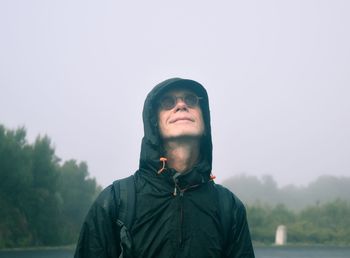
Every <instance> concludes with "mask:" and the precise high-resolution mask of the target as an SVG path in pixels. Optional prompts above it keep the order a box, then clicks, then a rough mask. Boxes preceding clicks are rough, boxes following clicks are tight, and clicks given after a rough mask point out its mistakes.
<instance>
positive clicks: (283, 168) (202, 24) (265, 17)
mask: <svg viewBox="0 0 350 258" xmlns="http://www.w3.org/2000/svg"><path fill="white" fill-rule="evenodd" d="M349 13H350V1H347V0H343V1H340V0H329V1H322V0H290V1H283V0H269V1H262V0H256V1H233V0H231V1H204V0H198V1H191V0H186V1H184V0H177V1H165V0H159V1H152V0H148V1H116V0H114V1H87V0H84V1H82V0H81V1H63V0H60V1H53V0H52V1H46V0H42V1H29V0H28V1H25V0H23V1H20V0H0V37H1V38H0V124H3V125H5V126H6V127H7V128H10V129H14V128H17V127H18V126H25V127H26V128H27V132H28V139H29V141H30V142H33V141H34V139H35V137H36V136H37V135H38V134H41V135H44V134H47V135H48V136H49V137H50V138H51V139H52V142H53V146H54V147H55V150H56V154H57V156H59V157H60V158H62V159H63V160H68V159H76V160H78V161H86V162H87V163H88V165H89V171H90V174H91V176H93V177H95V178H96V179H97V181H98V182H99V183H100V184H102V185H103V186H106V185H108V184H109V183H111V182H112V181H113V180H115V179H117V178H121V177H125V176H128V175H129V174H131V173H133V172H134V171H135V170H136V169H137V167H138V160H139V153H140V144H141V138H142V134H143V129H142V117H141V112H142V106H143V101H144V99H145V96H146V94H147V93H148V92H149V91H150V90H151V89H152V87H153V86H154V85H155V84H157V83H159V82H160V81H162V80H164V79H167V78H170V77H183V78H190V79H194V80H197V81H199V82H200V83H202V84H203V85H204V86H205V87H206V88H207V90H208V93H209V97H210V105H211V106H210V107H211V112H212V130H213V132H212V133H213V145H214V152H213V159H214V163H213V173H214V174H215V175H216V176H217V181H218V182H221V181H222V180H224V179H226V178H229V177H230V176H233V175H238V174H242V173H244V174H246V175H256V176H259V177H261V175H264V174H270V175H272V176H273V177H274V178H275V179H276V180H277V182H278V183H279V185H286V184H290V183H293V184H297V185H300V184H302V185H305V184H307V183H309V182H310V181H312V180H314V179H316V178H317V177H318V176H319V175H323V174H332V175H337V176H340V175H343V176H350V158H349V157H350V101H349V99H350V15H349Z"/></svg>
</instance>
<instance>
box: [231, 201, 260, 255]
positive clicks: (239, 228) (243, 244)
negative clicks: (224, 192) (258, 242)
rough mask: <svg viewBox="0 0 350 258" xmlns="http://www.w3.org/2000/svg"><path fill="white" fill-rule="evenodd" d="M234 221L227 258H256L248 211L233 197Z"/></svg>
mask: <svg viewBox="0 0 350 258" xmlns="http://www.w3.org/2000/svg"><path fill="white" fill-rule="evenodd" d="M232 210H233V216H232V218H233V220H232V222H231V227H230V232H229V235H228V245H227V249H226V257H230V258H254V257H255V255H254V249H253V245H252V241H251V238H250V232H249V227H248V222H247V215H246V209H245V207H244V205H243V203H242V202H241V201H240V200H239V199H238V198H237V197H236V196H235V195H233V207H232Z"/></svg>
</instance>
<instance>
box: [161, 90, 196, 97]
mask: <svg viewBox="0 0 350 258" xmlns="http://www.w3.org/2000/svg"><path fill="white" fill-rule="evenodd" d="M188 93H191V94H195V95H196V93H195V92H194V91H192V90H189V89H185V88H178V89H169V90H167V91H165V92H163V94H162V95H161V96H169V95H176V96H178V95H183V94H188Z"/></svg>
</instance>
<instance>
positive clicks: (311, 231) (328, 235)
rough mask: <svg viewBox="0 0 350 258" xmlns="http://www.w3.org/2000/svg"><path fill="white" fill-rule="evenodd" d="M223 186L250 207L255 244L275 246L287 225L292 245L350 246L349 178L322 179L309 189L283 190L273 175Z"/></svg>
mask: <svg viewBox="0 0 350 258" xmlns="http://www.w3.org/2000/svg"><path fill="white" fill-rule="evenodd" d="M223 184H224V185H225V186H226V187H228V188H229V189H230V190H232V191H233V192H234V193H235V194H237V195H238V196H239V198H240V199H242V200H243V202H244V203H245V204H246V207H247V215H248V222H249V225H250V229H251V234H252V239H253V240H254V241H255V242H259V243H265V244H267V243H269V244H271V243H274V238H275V232H276V229H277V226H278V225H281V224H283V225H286V226H287V231H288V242H289V243H298V244H332V245H333V244H336V245H350V178H349V177H334V176H321V177H319V178H317V179H316V180H315V181H313V182H311V183H310V184H309V185H307V186H300V187H296V186H293V185H288V186H285V187H281V188H279V187H278V186H277V183H276V182H275V180H274V179H273V178H272V177H271V176H269V175H266V176H264V177H262V179H258V178H257V177H254V176H246V175H238V176H235V177H232V178H230V179H228V180H226V181H224V182H223Z"/></svg>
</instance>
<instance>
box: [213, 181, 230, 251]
mask: <svg viewBox="0 0 350 258" xmlns="http://www.w3.org/2000/svg"><path fill="white" fill-rule="evenodd" d="M214 186H215V188H216V189H217V192H218V202H219V213H220V220H221V226H222V229H223V233H224V234H223V235H224V242H225V245H226V244H227V240H228V236H229V232H230V228H231V219H232V193H231V192H230V191H229V190H228V189H226V188H225V187H223V186H221V185H219V184H215V183H214Z"/></svg>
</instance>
